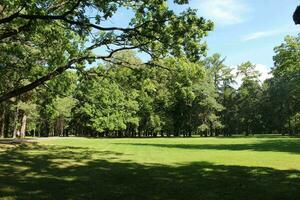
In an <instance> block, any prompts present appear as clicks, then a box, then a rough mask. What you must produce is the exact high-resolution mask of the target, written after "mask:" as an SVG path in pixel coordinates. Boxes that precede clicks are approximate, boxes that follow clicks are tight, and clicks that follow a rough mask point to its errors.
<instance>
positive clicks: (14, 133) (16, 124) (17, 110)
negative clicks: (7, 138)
mask: <svg viewBox="0 0 300 200" xmlns="http://www.w3.org/2000/svg"><path fill="white" fill-rule="evenodd" d="M18 115H19V108H18V107H17V109H16V112H15V117H14V132H13V138H16V137H17V132H18Z"/></svg>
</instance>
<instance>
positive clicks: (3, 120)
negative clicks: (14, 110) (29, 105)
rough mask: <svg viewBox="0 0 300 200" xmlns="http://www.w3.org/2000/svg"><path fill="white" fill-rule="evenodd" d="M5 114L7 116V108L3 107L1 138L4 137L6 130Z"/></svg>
mask: <svg viewBox="0 0 300 200" xmlns="http://www.w3.org/2000/svg"><path fill="white" fill-rule="evenodd" d="M5 114H6V110H5V107H3V111H2V113H1V119H0V121H1V125H0V138H3V137H4V128H5Z"/></svg>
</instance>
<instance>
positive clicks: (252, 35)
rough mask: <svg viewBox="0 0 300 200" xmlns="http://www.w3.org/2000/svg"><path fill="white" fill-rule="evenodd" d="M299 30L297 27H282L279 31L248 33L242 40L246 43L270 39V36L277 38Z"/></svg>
mask: <svg viewBox="0 0 300 200" xmlns="http://www.w3.org/2000/svg"><path fill="white" fill-rule="evenodd" d="M298 31H299V29H297V27H295V26H293V27H290V26H289V27H283V28H280V29H275V30H265V31H258V32H254V33H250V34H248V35H245V36H244V37H243V38H242V40H243V41H245V42H247V41H251V40H257V39H261V38H266V37H271V36H277V35H281V34H293V33H295V32H298Z"/></svg>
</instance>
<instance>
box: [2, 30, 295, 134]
mask: <svg viewBox="0 0 300 200" xmlns="http://www.w3.org/2000/svg"><path fill="white" fill-rule="evenodd" d="M114 63H117V64H114ZM149 63H151V64H148V65H146V64H143V63H142V62H141V60H140V59H139V58H138V57H137V56H136V55H135V53H134V51H122V52H119V53H116V54H115V55H114V57H113V58H112V59H111V60H110V62H102V63H99V65H98V66H94V67H88V68H83V69H82V70H81V71H80V73H78V71H73V70H69V71H66V73H64V74H62V75H60V76H58V77H57V78H55V79H52V80H50V81H48V82H47V83H46V84H43V85H42V86H40V87H38V88H37V89H35V90H32V91H30V92H27V93H25V94H23V95H19V96H17V97H14V98H11V99H10V100H9V101H5V102H3V103H2V104H1V107H0V136H1V137H24V136H25V135H26V136H68V135H77V136H89V137H156V136H186V137H188V136H192V135H201V136H219V135H224V136H230V135H233V134H246V135H249V134H254V133H255V134H269V133H281V134H299V131H300V106H299V105H300V104H299V101H300V37H299V36H298V37H286V39H285V42H284V43H283V44H282V45H280V46H278V47H276V48H275V56H274V68H273V69H272V74H273V77H272V78H270V79H267V80H265V81H264V82H263V83H261V82H260V81H259V76H260V74H259V72H258V71H256V68H255V65H254V64H252V63H251V62H245V63H242V64H240V65H239V66H238V68H237V73H236V74H234V73H233V69H231V68H230V67H228V66H226V65H225V64H224V59H222V57H221V56H220V55H218V54H215V55H213V56H211V57H206V58H204V59H201V60H200V61H197V62H191V61H189V59H187V58H185V57H176V58H175V57H169V58H165V59H161V60H159V61H157V60H156V61H154V60H153V61H152V62H149ZM5 72H6V71H5V70H2V71H1V77H0V88H6V87H9V85H10V84H11V81H10V79H8V78H7V77H9V76H10V77H13V76H17V74H14V73H13V72H11V71H8V72H9V73H11V74H8V73H6V74H5ZM2 74H3V75H2ZM236 76H239V77H242V83H241V85H237V84H236V83H235V80H236ZM3 90H4V89H3Z"/></svg>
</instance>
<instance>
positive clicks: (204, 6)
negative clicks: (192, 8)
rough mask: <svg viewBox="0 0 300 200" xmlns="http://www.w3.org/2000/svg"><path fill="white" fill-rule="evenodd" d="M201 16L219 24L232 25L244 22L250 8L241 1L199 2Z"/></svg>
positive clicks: (207, 0)
mask: <svg viewBox="0 0 300 200" xmlns="http://www.w3.org/2000/svg"><path fill="white" fill-rule="evenodd" d="M196 7H197V8H198V9H199V11H200V12H201V15H204V16H205V17H207V18H209V19H211V20H213V21H214V22H216V23H217V24H221V25H232V24H238V23H241V22H243V21H244V20H245V19H244V16H245V13H247V11H248V10H249V9H248V6H247V5H246V4H245V3H243V1H241V0H198V1H197V5H196Z"/></svg>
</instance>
